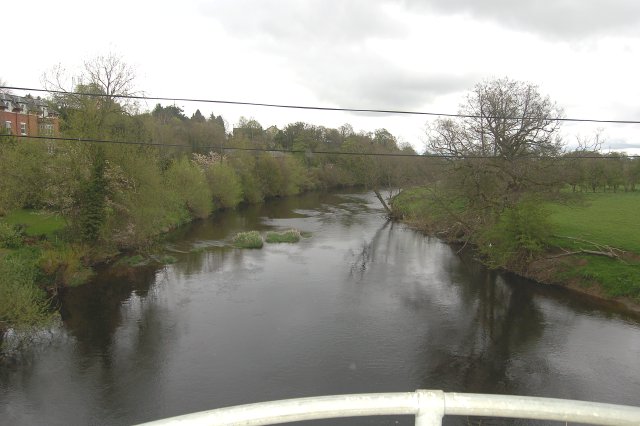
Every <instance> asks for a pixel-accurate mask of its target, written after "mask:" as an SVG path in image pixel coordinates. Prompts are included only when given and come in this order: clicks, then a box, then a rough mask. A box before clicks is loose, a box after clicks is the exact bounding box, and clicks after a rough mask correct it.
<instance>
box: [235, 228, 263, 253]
mask: <svg viewBox="0 0 640 426" xmlns="http://www.w3.org/2000/svg"><path fill="white" fill-rule="evenodd" d="M263 244H264V241H262V236H260V233H259V232H258V231H249V232H239V233H238V234H236V235H235V236H234V237H233V245H234V246H236V247H238V248H253V249H259V248H262V246H263Z"/></svg>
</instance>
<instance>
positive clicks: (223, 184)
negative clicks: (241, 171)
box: [205, 163, 242, 208]
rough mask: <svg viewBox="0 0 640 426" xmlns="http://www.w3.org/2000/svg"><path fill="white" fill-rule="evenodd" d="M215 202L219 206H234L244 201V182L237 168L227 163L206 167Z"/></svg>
mask: <svg viewBox="0 0 640 426" xmlns="http://www.w3.org/2000/svg"><path fill="white" fill-rule="evenodd" d="M205 174H206V176H207V181H208V183H209V188H210V189H211V194H212V197H213V202H214V204H215V206H216V207H217V208H234V207H236V206H237V205H238V204H240V202H241V201H242V184H241V182H240V178H238V175H237V174H236V172H235V170H234V169H233V168H232V167H231V166H230V165H228V164H226V163H217V164H213V165H211V166H210V167H208V168H207V169H205Z"/></svg>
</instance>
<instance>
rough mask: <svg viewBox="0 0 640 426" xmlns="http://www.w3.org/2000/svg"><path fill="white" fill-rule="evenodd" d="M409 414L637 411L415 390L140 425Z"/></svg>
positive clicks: (575, 417)
mask: <svg viewBox="0 0 640 426" xmlns="http://www.w3.org/2000/svg"><path fill="white" fill-rule="evenodd" d="M383 415H413V416H415V424H416V426H440V425H441V424H442V418H443V417H444V416H445V415H453V416H485V417H510V418H521V419H536V420H556V421H563V422H578V423H587V424H596V425H634V426H638V425H640V407H631V406H625V405H614V404H602V403H595V402H587V401H575V400H566V399H554V398H538V397H530V396H513V395H485V394H473V393H455V392H443V391H440V390H418V391H416V392H407V393H377V394H376V393H372V394H352V395H333V396H319V397H313V398H298V399H287V400H280V401H271V402H261V403H257V404H248V405H238V406H234V407H227V408H219V409H216V410H209V411H201V412H198V413H192V414H187V415H183V416H178V417H172V418H168V419H162V420H157V421H153V422H150V423H145V424H144V425H145V426H169V425H171V426H178V425H180V426H196V425H197V426H200V425H217V426H222V425H225V426H227V425H245V426H257V425H270V424H279V423H288V422H296V421H304V420H318V419H331V418H337V417H357V416H383Z"/></svg>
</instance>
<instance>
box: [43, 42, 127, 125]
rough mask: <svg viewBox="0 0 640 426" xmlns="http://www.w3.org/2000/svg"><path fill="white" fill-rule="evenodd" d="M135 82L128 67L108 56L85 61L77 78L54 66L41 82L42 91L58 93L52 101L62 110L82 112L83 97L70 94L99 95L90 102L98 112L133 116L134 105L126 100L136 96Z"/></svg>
mask: <svg viewBox="0 0 640 426" xmlns="http://www.w3.org/2000/svg"><path fill="white" fill-rule="evenodd" d="M135 78H136V74H135V71H134V69H133V68H132V67H131V66H130V65H128V64H127V63H126V62H125V61H124V60H123V59H122V58H121V57H119V56H117V55H115V54H114V53H109V54H107V55H106V56H105V55H99V56H96V57H94V58H92V59H89V60H86V61H85V62H84V64H83V70H82V72H81V73H80V74H78V75H71V74H70V73H69V72H68V71H67V70H66V69H65V68H63V67H62V65H61V64H58V65H56V66H54V67H53V68H52V69H51V70H50V71H49V72H47V73H45V74H44V75H43V78H42V79H43V82H44V86H45V88H47V89H53V90H55V91H57V92H59V93H56V94H55V95H54V96H53V100H54V102H55V103H56V104H57V105H58V106H59V107H60V108H62V109H65V108H75V109H78V108H82V107H83V106H84V104H85V103H86V98H87V97H86V96H82V95H76V94H74V92H79V93H82V94H89V93H92V94H97V95H99V96H98V97H96V98H94V99H93V102H95V103H96V104H97V106H98V108H99V109H100V110H102V111H106V112H111V111H113V110H117V111H124V112H127V113H134V112H135V111H136V109H137V103H136V101H135V100H134V99H129V98H127V96H135V95H137V94H138V93H139V92H137V91H136V90H135Z"/></svg>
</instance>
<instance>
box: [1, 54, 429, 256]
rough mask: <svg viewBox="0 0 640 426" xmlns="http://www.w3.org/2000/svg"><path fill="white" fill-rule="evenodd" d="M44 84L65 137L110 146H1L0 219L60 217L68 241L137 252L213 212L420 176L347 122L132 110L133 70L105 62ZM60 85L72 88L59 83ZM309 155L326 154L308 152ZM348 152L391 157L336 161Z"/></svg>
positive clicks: (391, 142)
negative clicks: (31, 212)
mask: <svg viewBox="0 0 640 426" xmlns="http://www.w3.org/2000/svg"><path fill="white" fill-rule="evenodd" d="M46 78H47V81H48V83H47V85H48V86H49V87H50V88H53V89H55V90H56V92H55V95H54V96H53V98H52V99H51V106H52V107H53V108H55V109H56V110H57V112H58V113H59V114H60V117H61V125H60V129H61V132H62V136H66V137H70V138H74V139H75V138H79V139H95V140H110V141H114V142H116V143H83V142H76V141H42V140H28V139H22V138H19V139H14V140H11V139H10V138H3V140H2V144H0V179H1V180H2V182H3V185H2V186H1V187H0V214H2V213H7V212H10V211H11V210H14V209H18V208H32V209H46V210H50V211H55V212H58V213H60V214H61V215H62V216H63V217H64V218H65V219H66V220H67V222H68V227H67V232H66V239H67V240H69V241H83V242H85V243H90V245H92V246H100V247H103V248H104V247H108V248H115V249H123V248H129V247H139V246H142V245H145V244H147V243H149V242H150V241H153V239H154V238H155V237H156V236H157V235H159V234H160V233H162V232H164V231H166V230H168V229H170V228H171V227H174V226H177V225H179V224H180V223H184V222H186V221H189V220H191V219H193V218H201V217H206V216H208V215H209V214H211V212H212V211H214V210H216V209H221V208H233V207H235V206H237V205H238V204H239V203H242V202H247V203H255V202H260V201H262V200H264V199H266V198H270V197H279V196H287V195H292V194H297V193H299V192H301V191H307V190H312V189H322V188H330V187H337V186H353V185H367V186H369V187H373V188H379V187H381V186H387V187H397V186H400V185H405V184H408V183H412V182H416V181H417V180H416V179H417V177H418V176H419V175H420V173H421V170H423V169H424V167H423V166H424V165H423V164H420V162H419V161H416V158H414V157H411V158H409V157H407V158H402V155H403V154H415V152H414V151H413V150H412V149H411V148H410V147H409V146H399V144H398V142H397V140H396V138H395V137H394V136H393V135H391V134H390V133H389V132H388V131H386V130H384V129H380V130H377V131H375V132H373V133H362V132H360V133H356V132H355V131H353V129H352V128H351V126H349V125H344V126H342V127H340V128H339V129H330V128H325V127H322V126H314V125H311V124H307V123H294V124H290V125H288V126H286V127H285V128H284V129H278V128H276V127H270V128H268V129H263V128H262V126H261V125H260V123H258V122H257V121H255V120H253V119H245V118H241V119H240V121H239V123H238V124H237V125H236V126H235V127H234V128H230V126H228V124H227V123H226V122H225V120H224V119H223V118H222V117H221V116H216V115H214V114H211V115H209V116H208V117H205V116H204V115H203V114H202V113H201V112H200V111H199V110H198V111H196V112H195V113H194V114H193V115H192V116H191V117H187V116H186V115H185V114H184V111H183V110H182V109H181V108H179V107H177V106H175V105H168V106H163V105H160V104H158V105H156V106H155V107H154V108H153V110H152V111H149V112H144V111H140V108H139V105H137V104H136V103H135V102H134V101H132V100H131V99H130V98H127V97H126V96H135V95H136V94H137V92H136V91H135V90H134V88H133V83H134V73H133V70H132V69H130V68H129V67H128V66H126V64H123V63H122V62H121V60H120V59H119V58H117V57H113V56H108V57H100V58H97V59H96V60H93V61H89V62H87V63H86V64H85V72H84V73H83V74H82V75H80V76H78V77H75V78H72V79H65V77H64V72H63V70H61V69H60V68H57V69H56V70H54V72H52V73H50V74H49V75H48V76H47V77H46ZM69 80H70V81H71V84H73V86H72V87H67V86H65V81H69ZM96 95H97V96H96ZM120 96H125V97H124V98H122V97H120ZM117 142H123V143H117ZM129 142H136V144H133V145H132V144H129ZM256 148H264V149H276V150H289V151H294V152H295V153H286V152H277V151H274V152H268V151H253V150H255V149H256ZM317 150H322V151H326V152H329V154H323V155H314V154H311V152H312V151H317ZM345 151H346V152H351V153H378V154H396V155H398V156H397V157H376V156H359V155H353V156H344V155H340V154H337V153H338V152H345ZM333 152H335V153H336V154H331V153H333ZM418 160H419V159H418Z"/></svg>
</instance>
